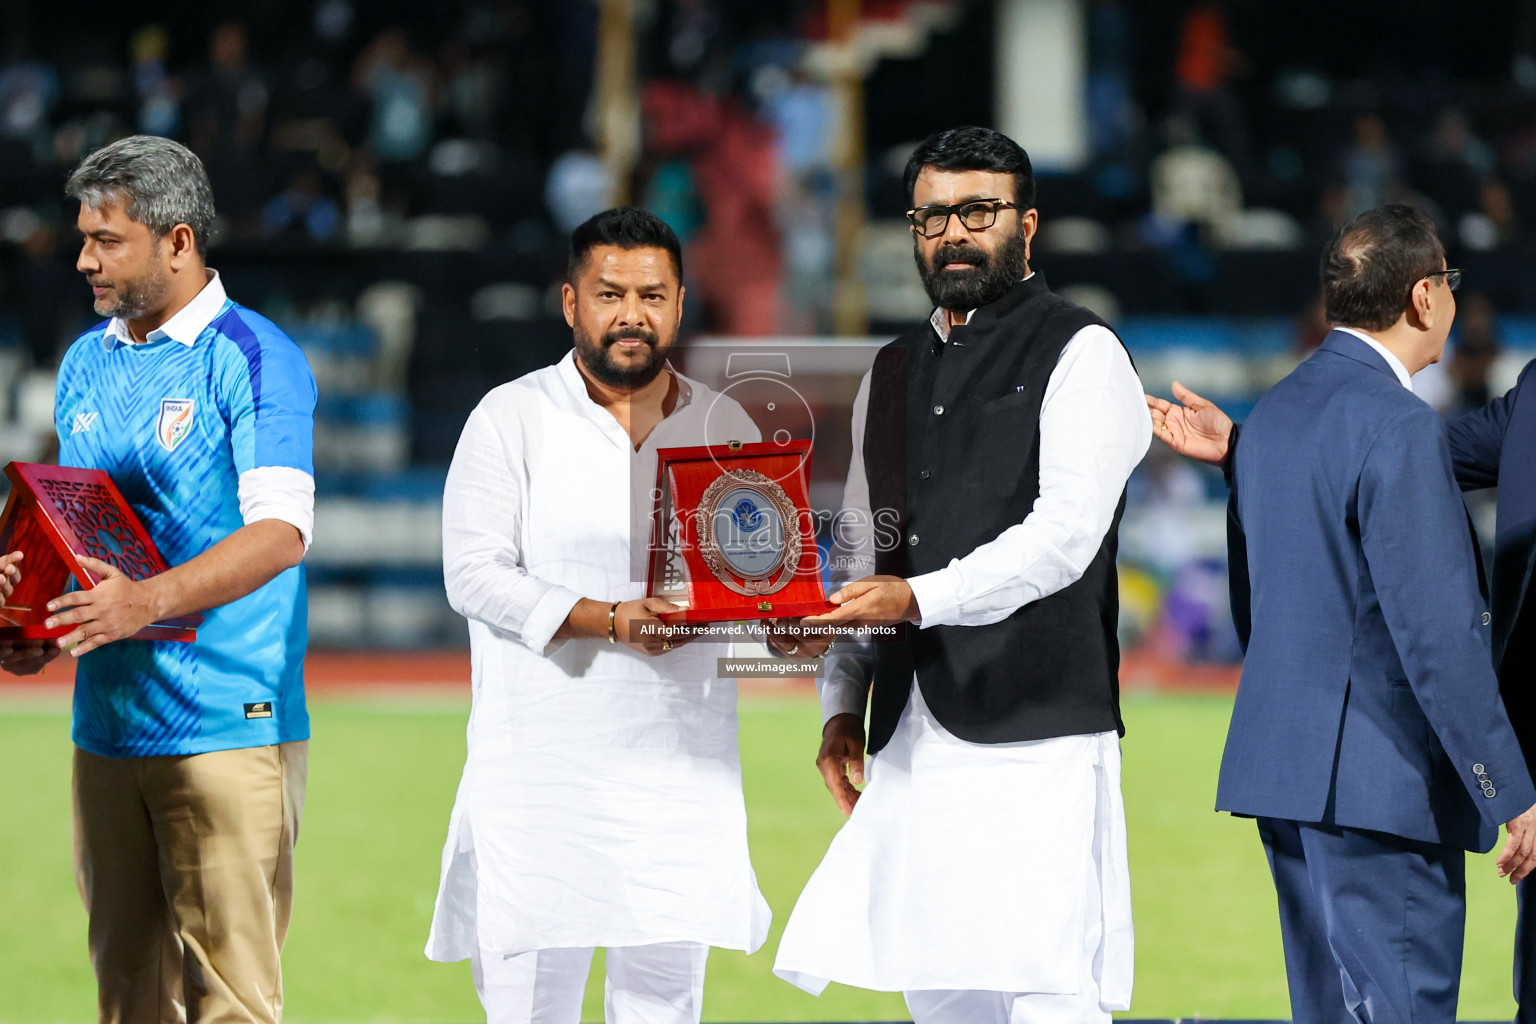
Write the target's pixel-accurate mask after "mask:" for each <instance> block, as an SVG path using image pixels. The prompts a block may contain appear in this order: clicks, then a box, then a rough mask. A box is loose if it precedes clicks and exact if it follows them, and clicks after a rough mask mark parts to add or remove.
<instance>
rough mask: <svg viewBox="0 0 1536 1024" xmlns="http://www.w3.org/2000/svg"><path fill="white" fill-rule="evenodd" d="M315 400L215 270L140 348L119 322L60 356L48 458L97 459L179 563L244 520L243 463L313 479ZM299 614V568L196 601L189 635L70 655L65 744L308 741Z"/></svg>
mask: <svg viewBox="0 0 1536 1024" xmlns="http://www.w3.org/2000/svg"><path fill="white" fill-rule="evenodd" d="M315 396H316V391H315V380H314V376H313V375H312V374H311V373H310V370H309V364H308V363H307V362H306V361H305V358H304V354H303V352H301V351H300V350H299V348H298V346H297V345H295V344H294V343H293V341H292V340H291V339H290V338H289V337H288V336H287V335H286V334H284V333H283V332H282V330H281V329H279V328H278V327H277V326H276V325H275V324H273V323H272V322H271V321H270V320H267V319H266V318H265V317H262V316H260V315H259V314H257V313H254V312H252V311H251V310H249V309H246V308H245V307H243V306H241V305H239V304H238V303H235V302H232V301H230V300H229V299H228V298H227V297H225V295H224V289H223V286H222V284H221V283H220V281H219V280H218V278H217V276H214V277H213V279H212V280H211V281H210V282H209V284H208V285H207V286H206V287H204V289H203V291H202V292H200V293H199V294H198V296H197V298H196V299H194V300H193V303H191V304H189V305H188V306H187V307H185V308H184V309H183V310H182V311H181V312H179V313H177V314H176V316H175V317H173V318H172V320H171V321H168V322H167V323H166V324H165V325H164V327H163V328H162V329H161V330H158V331H154V332H151V333H150V335H149V340H148V341H146V342H145V343H143V344H137V345H136V344H129V343H127V342H126V340H125V337H124V328H123V327H122V325H121V324H120V322H118V321H107V322H104V323H102V324H99V325H97V326H96V327H95V328H93V329H92V330H90V331H87V332H86V333H85V334H83V335H81V336H80V337H79V338H78V339H76V341H75V343H74V344H73V345H72V346H71V347H70V349H69V351H68V352H67V353H66V354H65V356H64V361H63V364H62V365H61V366H60V368H59V380H58V394H57V399H56V402H55V407H54V424H55V427H56V428H57V430H58V435H59V462H60V464H61V465H65V466H81V467H87V468H92V469H102V470H105V471H106V472H107V473H108V475H110V476H111V477H112V480H113V481H114V482H115V483H116V484H117V487H118V489H119V490H120V491H122V493H123V497H124V498H125V499H126V500H127V501H128V504H129V505H130V506H132V508H133V510H134V512H135V513H136V514H137V515H138V516H139V518H140V520H141V521H142V522H143V523H144V526H145V529H146V530H147V531H148V533H149V536H150V538H151V539H152V540H153V541H154V542H155V545H156V546H157V547H158V548H159V549H160V553H161V554H162V555H163V556H164V557H165V560H166V562H167V563H169V564H170V565H173V566H174V565H180V564H181V563H183V562H186V561H188V560H190V559H192V558H194V557H196V556H197V555H199V554H201V553H202V552H204V551H206V550H207V549H208V548H210V547H212V546H213V545H214V544H216V543H218V542H219V541H220V540H222V539H224V538H225V537H227V536H228V535H229V534H231V533H233V532H234V531H235V530H237V529H239V528H240V527H241V526H242V525H244V517H243V516H242V511H241V497H242V495H241V483H242V475H244V474H247V473H249V472H250V471H251V470H255V469H260V468H263V467H281V469H280V470H279V471H280V472H289V473H300V474H305V475H306V476H307V477H308V478H310V483H311V486H312V477H313V474H314V458H313V424H314V408H315ZM263 471H264V472H265V471H266V470H263ZM246 479H247V481H249V479H250V478H249V477H247V478H246ZM299 479H305V477H299ZM256 518H264V517H263V516H257V517H256ZM306 540H307V536H306ZM306 617H307V605H306V600H305V587H304V567H303V566H302V565H300V566H297V567H295V568H293V569H289V570H287V571H286V572H283V573H281V574H279V575H278V576H277V577H276V578H274V579H273V580H271V581H270V582H268V583H267V584H265V585H264V586H262V587H260V588H258V589H257V590H255V591H253V592H252V593H250V594H247V595H246V596H245V597H243V598H240V599H239V600H236V601H232V602H230V603H229V604H227V605H224V606H222V607H219V608H213V609H210V610H208V611H207V612H205V613H204V620H203V624H202V626H201V627H199V629H198V633H197V641H196V642H195V643H191V644H182V643H168V642H160V641H148V640H120V641H118V642H116V643H112V644H107V645H106V646H105V647H102V648H99V649H97V650H95V651H92V652H90V653H89V654H86V655H84V656H82V657H81V658H80V660H79V667H78V669H77V672H76V677H75V700H74V729H73V738H74V741H75V743H76V745H78V746H79V747H81V748H82V749H84V750H87V751H89V752H91V753H93V754H98V755H101V756H104V757H142V756H149V755H162V754H197V753H203V752H206V751H210V750H226V749H232V748H239V747H253V746H263V745H266V744H270V743H281V742H286V741H289V740H300V739H305V738H307V737H308V736H309V715H308V712H307V711H306V709H305V705H304V674H303V659H304V650H305V646H306V644H307V641H308V628H307V623H306Z"/></svg>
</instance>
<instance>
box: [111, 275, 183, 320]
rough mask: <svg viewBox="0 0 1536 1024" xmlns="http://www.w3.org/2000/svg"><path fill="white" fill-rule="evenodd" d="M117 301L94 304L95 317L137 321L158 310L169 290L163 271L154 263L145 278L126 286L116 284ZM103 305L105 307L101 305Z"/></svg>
mask: <svg viewBox="0 0 1536 1024" xmlns="http://www.w3.org/2000/svg"><path fill="white" fill-rule="evenodd" d="M114 290H115V292H116V294H117V301H116V302H112V301H111V300H110V299H104V300H100V301H97V302H96V303H94V308H95V310H96V315H97V316H115V317H119V318H121V319H123V320H137V319H139V318H140V317H142V316H145V315H146V314H148V313H150V312H153V311H154V310H155V309H157V308H159V307H160V306H161V305H162V304H163V303H164V301H165V293H166V292H167V291H169V290H170V286H169V284H168V282H167V281H166V280H165V274H164V271H162V270H161V267H160V264H158V263H156V264H155V265H154V269H153V270H151V271H150V272H149V274H147V275H146V276H144V277H142V278H140V279H139V280H137V281H133V282H131V283H128V284H123V283H117V284H116V287H115V289H114ZM103 303H105V305H103Z"/></svg>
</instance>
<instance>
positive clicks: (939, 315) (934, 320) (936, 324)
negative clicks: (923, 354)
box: [928, 270, 1035, 344]
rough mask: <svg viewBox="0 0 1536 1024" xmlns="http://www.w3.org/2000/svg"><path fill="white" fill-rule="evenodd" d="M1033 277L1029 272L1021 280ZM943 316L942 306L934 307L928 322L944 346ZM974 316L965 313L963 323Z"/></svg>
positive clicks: (945, 325)
mask: <svg viewBox="0 0 1536 1024" xmlns="http://www.w3.org/2000/svg"><path fill="white" fill-rule="evenodd" d="M1034 276H1035V272H1034V271H1033V270H1031V271H1030V272H1029V273H1027V274H1025V275H1024V277H1023V278H1022V280H1024V281H1028V280H1029V279H1030V278H1032V277H1034ZM944 314H945V310H944V307H942V306H935V307H933V315H932V316H930V317H929V318H928V322H929V323H930V324H932V325H933V332H934V333H935V334H937V335H938V336H939V340H940V341H942V342H944V343H946V344H948V342H949V317H947V316H945V315H944ZM975 315H976V311H975V310H974V309H973V310H971V311H970V312H968V313H966V314H965V322H966V323H970V322H971V317H973V316H975Z"/></svg>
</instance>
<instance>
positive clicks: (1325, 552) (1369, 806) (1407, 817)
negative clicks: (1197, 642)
mask: <svg viewBox="0 0 1536 1024" xmlns="http://www.w3.org/2000/svg"><path fill="white" fill-rule="evenodd" d="M1233 500H1234V506H1235V507H1234V514H1233V517H1232V536H1231V542H1232V549H1233V550H1232V564H1233V567H1234V571H1233V591H1234V592H1233V607H1234V609H1235V610H1237V618H1238V621H1239V624H1240V629H1241V628H1242V626H1243V625H1245V624H1246V625H1247V626H1248V629H1247V630H1245V632H1246V633H1247V634H1248V635H1247V637H1246V640H1245V647H1246V657H1245V659H1244V662H1243V671H1242V679H1241V682H1240V684H1239V687H1238V692H1237V701H1236V704H1235V706H1234V708H1233V712H1232V725H1231V728H1230V730H1229V732H1228V734H1227V745H1226V750H1225V752H1224V754H1223V756H1222V764H1221V778H1220V782H1219V784H1218V787H1217V796H1216V801H1217V809H1218V810H1224V811H1231V812H1233V813H1235V814H1244V815H1254V816H1262V817H1273V818H1287V819H1291V820H1295V821H1305V822H1322V823H1326V824H1332V825H1338V826H1343V827H1347V828H1356V829H1369V830H1373V831H1379V832H1386V833H1390V834H1392V835H1396V836H1402V837H1404V838H1407V839H1415V840H1420V841H1424V842H1432V843H1440V844H1444V845H1448V846H1457V847H1461V848H1463V849H1468V850H1478V851H1486V850H1489V849H1492V847H1493V845H1494V843H1495V842H1496V840H1497V839H1498V826H1499V824H1500V823H1501V822H1504V821H1508V820H1509V819H1510V818H1513V817H1515V816H1516V815H1517V814H1519V813H1520V812H1522V811H1524V810H1526V809H1527V808H1528V807H1530V806H1531V805H1532V804H1533V803H1536V787H1533V786H1532V784H1531V779H1530V775H1529V774H1528V772H1527V771H1526V767H1525V761H1524V758H1523V757H1522V756H1521V752H1520V747H1519V744H1518V742H1517V740H1516V738H1515V734H1514V731H1513V730H1512V729H1511V727H1510V724H1509V719H1508V717H1507V716H1506V714H1505V711H1504V706H1503V704H1502V702H1501V701H1500V699H1499V692H1498V684H1497V682H1496V680H1495V678H1494V674H1493V668H1492V662H1491V660H1490V648H1489V633H1490V630H1489V624H1488V621H1487V615H1486V613H1485V611H1484V608H1485V605H1484V600H1483V596H1482V593H1481V590H1480V587H1479V579H1478V572H1477V562H1476V556H1475V554H1474V550H1473V545H1472V537H1471V533H1470V531H1469V528H1468V522H1467V515H1466V509H1465V507H1464V506H1463V504H1462V501H1461V496H1460V494H1459V492H1458V490H1457V485H1456V480H1455V477H1454V474H1453V470H1452V464H1451V456H1450V451H1449V449H1448V447H1447V444H1446V440H1445V432H1444V429H1443V428H1442V426H1441V423H1440V419H1439V417H1438V416H1437V415H1436V414H1435V412H1434V410H1433V409H1431V408H1430V407H1429V406H1428V405H1426V404H1424V402H1423V401H1421V400H1420V399H1418V398H1417V397H1415V396H1414V395H1413V393H1412V392H1411V391H1409V390H1408V389H1407V388H1405V387H1403V386H1402V384H1401V383H1400V382H1399V380H1398V379H1397V377H1396V376H1395V375H1394V374H1393V372H1392V370H1391V369H1390V368H1389V367H1388V365H1387V363H1386V360H1384V359H1383V358H1382V357H1381V356H1380V355H1379V354H1377V353H1376V351H1375V350H1373V349H1372V348H1371V347H1370V346H1369V345H1367V344H1366V343H1365V342H1363V341H1361V340H1360V339H1359V338H1357V337H1355V336H1353V335H1351V334H1348V333H1346V332H1343V331H1334V332H1333V333H1332V334H1330V335H1329V336H1328V337H1327V339H1325V340H1324V342H1323V345H1322V347H1321V348H1320V349H1318V351H1317V352H1316V353H1314V354H1313V356H1312V357H1311V358H1310V359H1308V360H1307V361H1306V362H1305V363H1303V364H1302V365H1301V366H1299V367H1298V368H1297V369H1296V370H1295V371H1294V372H1293V373H1291V374H1290V376H1288V377H1286V378H1285V380H1283V381H1281V382H1280V383H1279V384H1277V385H1276V386H1275V387H1274V388H1273V389H1272V390H1271V391H1270V392H1269V393H1268V394H1267V395H1265V396H1264V397H1263V398H1262V399H1261V400H1260V401H1259V403H1258V405H1257V406H1256V407H1255V409H1254V412H1253V415H1252V416H1251V417H1250V418H1249V420H1248V422H1247V423H1246V424H1245V425H1244V427H1243V435H1242V443H1241V444H1240V445H1238V446H1237V451H1236V456H1235V460H1234V464H1233ZM1243 570H1246V572H1244V571H1243Z"/></svg>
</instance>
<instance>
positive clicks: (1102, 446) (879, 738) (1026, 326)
mask: <svg viewBox="0 0 1536 1024" xmlns="http://www.w3.org/2000/svg"><path fill="white" fill-rule="evenodd" d="M906 185H907V192H908V196H909V198H910V200H911V207H912V208H911V209H910V210H909V211H908V214H907V217H908V219H909V220H910V221H911V224H912V237H913V254H914V256H915V258H916V260H917V269H918V273H919V275H920V276H921V278H922V281H923V285H924V287H925V288H926V289H927V291H928V295H929V297H930V298H932V299H933V302H934V305H935V309H934V311H933V315H932V316H931V318H930V319H929V320H928V321H927V322H925V323H923V324H921V325H920V326H918V327H916V328H914V329H913V330H912V331H909V332H908V333H906V334H904V335H902V336H901V337H900V338H898V339H896V340H895V341H893V342H892V343H891V344H889V345H887V346H886V347H885V348H884V349H882V350H881V352H880V354H879V356H878V357H877V358H876V360H875V364H874V367H873V368H872V369H871V371H870V373H869V374H868V376H866V378H865V379H864V381H863V383H862V385H861V386H860V389H859V393H858V397H857V399H856V400H855V403H854V409H853V439H854V445H853V458H852V460H851V464H850V467H849V475H848V483H847V489H846V491H845V494H844V507H845V513H844V515H843V516H842V517H840V522H843V523H846V524H852V523H861V524H864V525H865V526H866V527H868V528H866V529H863V530H840V531H839V532H840V536H839V543H840V545H841V546H842V547H843V548H844V549H845V550H844V551H843V552H842V553H841V557H839V558H837V559H836V560H835V561H834V564H838V565H856V566H859V567H860V569H861V570H862V571H860V572H856V573H854V574H853V576H852V578H851V581H850V582H848V583H846V584H845V585H844V586H842V588H841V589H840V590H838V591H837V592H836V593H834V594H833V595H832V598H831V599H832V601H833V602H834V603H836V604H839V605H841V608H839V609H838V610H837V611H835V612H832V613H830V614H828V615H826V616H822V617H818V618H813V619H808V620H805V623H804V624H805V625H807V626H816V625H818V624H819V625H825V624H828V623H833V624H838V625H842V626H849V625H889V624H891V623H903V624H904V628H905V636H904V639H901V640H898V641H892V642H873V643H866V644H839V646H838V653H837V654H836V655H834V656H832V657H831V658H830V659H829V663H828V667H827V672H826V677H825V679H824V680H823V685H822V688H821V701H822V713H823V718H824V723H825V724H824V726H823V731H822V742H821V750H820V753H819V755H818V758H817V763H818V766H819V767H820V768H821V771H822V774H823V777H824V779H825V781H826V784H827V787H828V789H829V790H830V791H831V793H832V796H833V798H834V799H835V800H836V801H837V803H838V806H839V807H840V808H841V809H842V810H843V812H844V813H845V814H849V815H850V817H849V820H848V822H847V824H846V825H844V827H843V829H842V831H841V832H840V833H839V834H838V836H837V838H836V839H834V840H833V843H832V847H831V849H830V850H829V851H828V853H827V856H826V858H825V859H824V860H823V861H822V864H821V866H820V867H819V868H818V869H817V871H816V874H815V875H814V876H813V877H812V878H811V880H810V882H809V883H808V884H807V886H806V889H805V891H804V892H803V893H802V894H801V897H800V900H799V903H798V905H797V906H796V908H795V912H794V914H793V916H792V917H791V918H790V921H789V926H788V928H787V930H786V931H785V933H784V938H783V942H782V943H781V944H780V947H779V953H778V960H777V963H776V964H775V967H774V970H775V973H777V974H778V975H779V976H780V977H783V978H785V979H786V980H788V981H790V982H792V983H793V984H796V985H798V986H800V987H801V988H804V989H806V990H807V991H811V992H820V991H821V990H822V989H823V988H824V987H825V986H826V984H827V982H828V981H839V982H842V983H844V984H848V985H856V986H859V987H862V988H870V989H878V990H886V991H900V992H903V993H904V994H905V996H906V1000H907V1006H908V1007H909V1009H910V1010H911V1012H912V1016H913V1020H914V1021H916V1022H918V1024H929V1022H939V1021H957V1022H958V1021H964V1022H966V1024H977V1022H994V1021H995V1022H998V1024H1002V1022H1006V1021H1009V1020H1020V1019H1031V1020H1034V1019H1041V1020H1044V1019H1048V1018H1050V1019H1054V1018H1056V1017H1059V1018H1061V1019H1062V1020H1067V1019H1071V1020H1075V1021H1108V1020H1109V1018H1110V1013H1111V1011H1113V1010H1120V1009H1126V1008H1127V1007H1128V1006H1129V1005H1130V992H1131V908H1130V884H1129V877H1128V872H1127V868H1126V854H1125V818H1124V809H1123V806H1122V804H1121V799H1120V745H1119V737H1120V734H1121V733H1123V731H1124V728H1123V725H1122V723H1121V718H1120V709H1119V701H1118V690H1117V685H1116V672H1117V669H1118V666H1119V648H1118V647H1117V645H1116V640H1115V625H1116V620H1117V610H1118V606H1117V586H1116V577H1115V549H1116V531H1117V528H1118V525H1119V521H1120V514H1121V511H1122V510H1123V507H1124V494H1125V482H1126V479H1127V477H1129V475H1130V473H1131V470H1132V469H1133V468H1134V467H1135V466H1136V464H1137V463H1138V462H1139V461H1140V460H1141V457H1142V456H1143V455H1144V454H1145V453H1146V450H1147V446H1148V444H1149V443H1150V441H1151V433H1152V431H1151V423H1150V421H1149V419H1148V416H1147V413H1146V409H1145V406H1144V405H1143V404H1142V399H1141V394H1140V387H1141V385H1140V382H1139V381H1138V379H1137V377H1136V372H1135V369H1134V367H1133V366H1132V365H1131V360H1130V357H1129V356H1128V355H1127V353H1126V351H1125V348H1124V346H1122V345H1121V343H1120V340H1119V339H1118V338H1117V337H1116V336H1115V334H1114V332H1113V331H1111V330H1110V329H1109V327H1108V326H1107V325H1106V324H1105V323H1104V322H1103V321H1102V320H1100V319H1099V318H1098V317H1097V316H1095V315H1094V314H1093V313H1090V312H1089V311H1088V310H1086V309H1083V308H1081V307H1079V306H1075V305H1073V304H1072V303H1070V302H1068V301H1066V300H1065V299H1062V298H1060V297H1058V296H1056V295H1053V294H1052V293H1051V291H1050V289H1049V288H1047V287H1046V284H1045V278H1044V276H1043V275H1042V274H1041V273H1039V272H1038V271H1034V270H1032V269H1031V267H1030V265H1029V257H1030V242H1031V239H1032V238H1033V237H1034V234H1035V229H1036V226H1037V224H1038V223H1039V214H1038V212H1037V211H1036V209H1035V185H1034V176H1033V173H1032V172H1031V168H1030V164H1029V157H1028V156H1027V155H1025V153H1024V151H1023V150H1022V149H1021V148H1020V147H1019V146H1018V145H1017V144H1016V143H1015V142H1013V141H1012V140H1011V139H1008V138H1007V137H1005V136H1003V135H1000V134H998V133H997V132H994V131H990V130H988V129H984V128H957V129H952V130H949V131H944V132H940V133H938V134H936V135H934V136H932V137H930V138H929V139H927V140H926V141H924V142H923V143H922V144H921V145H920V146H918V148H917V150H916V151H915V152H914V153H913V154H912V157H911V159H910V160H909V161H908V164H907V171H906ZM877 521H878V522H881V523H882V525H885V524H887V523H888V524H891V525H894V526H895V527H896V529H894V530H886V529H882V530H880V531H876V530H874V529H873V527H872V524H873V523H875V522H877ZM882 541H883V542H882ZM860 576H862V577H863V578H859V577H860ZM820 646H821V645H819V644H815V643H807V642H806V641H804V640H801V641H800V642H799V643H798V645H796V646H791V645H790V644H789V643H788V642H785V643H784V646H783V647H782V648H781V650H782V651H783V653H785V654H788V655H791V656H805V655H814V654H816V653H819V650H818V648H819V647H820ZM871 693H872V696H871ZM866 705H869V707H870V730H869V741H868V751H869V753H870V754H871V761H870V765H869V785H868V787H867V788H866V789H865V790H864V791H863V792H862V793H860V791H859V790H857V789H856V788H855V785H856V784H857V783H861V782H863V781H864V754H865V731H864V714H865V708H866Z"/></svg>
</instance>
